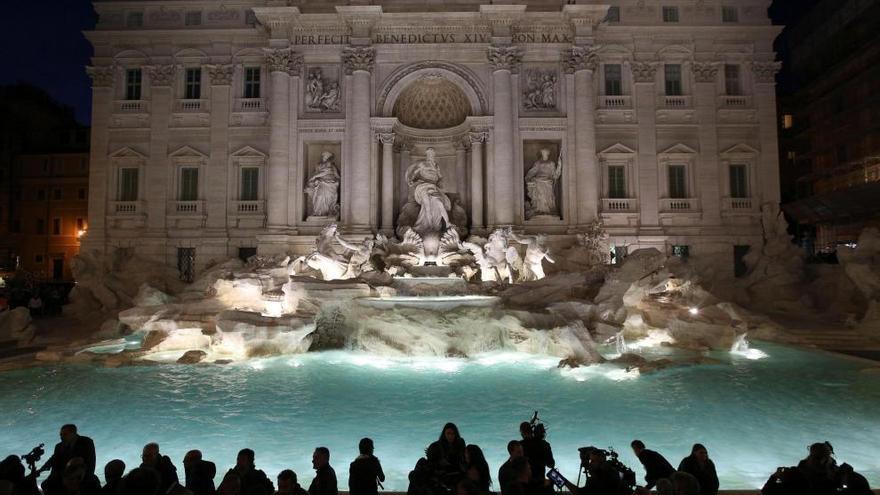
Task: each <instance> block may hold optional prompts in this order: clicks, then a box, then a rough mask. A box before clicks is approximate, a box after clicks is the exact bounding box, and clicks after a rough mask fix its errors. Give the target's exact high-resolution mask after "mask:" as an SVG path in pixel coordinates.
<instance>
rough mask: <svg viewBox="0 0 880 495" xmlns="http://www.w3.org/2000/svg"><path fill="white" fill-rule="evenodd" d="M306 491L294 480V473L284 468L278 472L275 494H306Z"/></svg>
mask: <svg viewBox="0 0 880 495" xmlns="http://www.w3.org/2000/svg"><path fill="white" fill-rule="evenodd" d="M306 494H307V492H306V491H305V489H303V487H301V486H299V483H297V481H296V473H294V472H293V471H292V470H290V469H285V470H284V471H281V472H280V473H279V474H278V491H277V492H275V495H306Z"/></svg>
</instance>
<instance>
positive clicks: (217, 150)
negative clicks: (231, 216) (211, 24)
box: [203, 64, 235, 232]
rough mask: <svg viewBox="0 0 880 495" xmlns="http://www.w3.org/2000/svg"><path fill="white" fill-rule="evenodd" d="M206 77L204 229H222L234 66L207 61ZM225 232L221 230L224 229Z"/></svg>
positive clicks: (226, 210) (225, 210)
mask: <svg viewBox="0 0 880 495" xmlns="http://www.w3.org/2000/svg"><path fill="white" fill-rule="evenodd" d="M207 69H208V77H209V79H210V82H211V144H210V153H209V155H210V157H209V159H208V166H207V167H206V172H207V173H206V174H205V177H204V179H203V180H204V181H205V208H206V212H207V215H208V218H207V221H206V227H207V228H208V229H225V228H226V215H227V212H228V209H229V201H230V199H231V198H230V197H229V196H228V189H229V188H228V184H227V182H228V178H229V173H228V168H229V105H230V96H231V95H230V93H231V89H230V87H231V85H232V77H233V74H234V70H235V67H234V66H233V65H232V64H223V65H209V66H207ZM224 232H225V230H224Z"/></svg>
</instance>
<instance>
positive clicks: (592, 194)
mask: <svg viewBox="0 0 880 495" xmlns="http://www.w3.org/2000/svg"><path fill="white" fill-rule="evenodd" d="M598 65H599V57H598V56H596V54H595V52H594V51H593V49H592V48H587V47H581V46H574V47H572V48H571V49H569V50H568V51H567V52H566V53H565V54H564V57H563V66H564V67H565V70H566V72H568V73H570V74H574V122H575V132H576V135H577V140H576V142H575V150H576V154H575V156H574V159H573V160H571V161H572V162H573V163H574V167H575V173H574V178H575V183H576V190H577V195H576V196H575V198H574V199H575V201H576V202H577V207H576V215H577V217H576V223H577V225H578V226H579V227H584V226H586V225H587V224H589V223H590V222H592V221H593V220H595V219H596V218H597V217H598V214H599V187H600V185H601V183H602V181H601V178H600V177H599V165H598V163H597V160H596V121H595V114H596V98H595V88H594V87H593V73H594V72H595V70H596V68H597V67H598Z"/></svg>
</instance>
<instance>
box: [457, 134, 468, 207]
mask: <svg viewBox="0 0 880 495" xmlns="http://www.w3.org/2000/svg"><path fill="white" fill-rule="evenodd" d="M470 144H471V143H470V139H469V138H467V137H463V138H461V139H457V140H456V141H455V143H454V145H455V192H457V193H458V200H459V202H461V206H462V208H467V204H468V201H467V197H468V194H467V150H468V146H470Z"/></svg>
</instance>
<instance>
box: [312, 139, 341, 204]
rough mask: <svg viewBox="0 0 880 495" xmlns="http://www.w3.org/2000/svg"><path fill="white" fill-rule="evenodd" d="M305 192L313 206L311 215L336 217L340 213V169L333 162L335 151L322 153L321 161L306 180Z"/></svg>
mask: <svg viewBox="0 0 880 495" xmlns="http://www.w3.org/2000/svg"><path fill="white" fill-rule="evenodd" d="M305 192H306V195H307V196H308V198H309V206H310V207H311V210H310V213H309V214H310V216H316V217H333V218H336V216H337V215H338V214H339V169H337V168H336V164H335V163H334V162H333V153H331V152H329V151H324V152H323V153H321V162H320V163H318V165H317V166H316V167H315V173H314V174H312V176H311V177H309V180H308V182H306V188H305Z"/></svg>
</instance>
